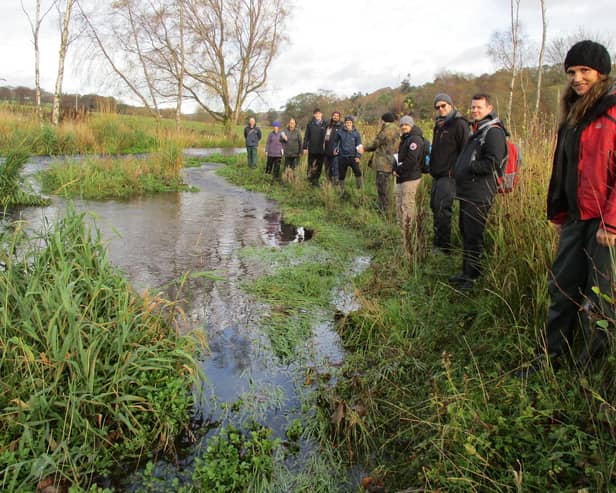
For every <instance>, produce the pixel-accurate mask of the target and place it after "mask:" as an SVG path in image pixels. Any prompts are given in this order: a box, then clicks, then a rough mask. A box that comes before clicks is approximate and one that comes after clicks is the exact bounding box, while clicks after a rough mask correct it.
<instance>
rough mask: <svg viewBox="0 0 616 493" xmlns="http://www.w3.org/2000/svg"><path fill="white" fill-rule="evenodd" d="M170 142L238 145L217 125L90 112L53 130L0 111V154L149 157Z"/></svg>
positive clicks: (29, 117) (24, 115) (24, 113)
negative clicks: (21, 151)
mask: <svg viewBox="0 0 616 493" xmlns="http://www.w3.org/2000/svg"><path fill="white" fill-rule="evenodd" d="M169 141H173V142H176V143H177V145H178V146H180V147H232V146H238V145H243V139H242V138H241V129H240V128H239V127H238V128H237V129H236V133H235V135H234V136H233V137H231V138H229V137H228V136H227V135H226V133H225V129H224V127H223V126H222V125H217V124H205V123H201V122H192V121H184V122H182V123H181V128H180V131H179V132H176V130H175V121H174V120H168V119H162V120H160V121H159V122H157V121H156V120H155V119H154V118H151V117H138V116H129V115H118V114H115V113H110V112H92V113H90V114H89V115H88V117H87V118H86V120H85V121H70V120H69V121H65V122H63V123H62V124H61V125H59V126H58V127H52V126H51V125H48V124H44V125H43V126H42V127H41V126H40V125H39V123H38V119H37V117H36V114H35V112H33V111H31V110H29V109H28V110H26V109H24V108H13V107H10V106H6V105H5V106H0V155H4V154H6V153H7V152H9V151H10V150H12V149H15V148H24V149H25V150H26V151H27V152H28V153H30V154H35V155H52V156H60V155H72V154H103V155H116V154H134V153H143V152H151V151H154V150H156V149H158V147H159V146H160V145H161V144H162V143H164V142H169Z"/></svg>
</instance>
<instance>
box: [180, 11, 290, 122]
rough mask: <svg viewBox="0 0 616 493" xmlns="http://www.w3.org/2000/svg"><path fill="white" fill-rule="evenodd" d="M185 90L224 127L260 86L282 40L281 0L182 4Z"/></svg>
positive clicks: (263, 82) (237, 114)
mask: <svg viewBox="0 0 616 493" xmlns="http://www.w3.org/2000/svg"><path fill="white" fill-rule="evenodd" d="M185 3H186V30H187V31H188V33H189V34H188V38H189V39H190V43H189V45H187V46H186V50H187V65H186V75H187V80H186V84H185V87H186V90H187V91H188V93H189V94H190V96H191V97H192V99H194V100H195V101H196V102H197V103H198V104H199V106H201V107H202V108H203V109H204V110H205V111H206V112H207V113H209V114H210V115H212V116H213V117H214V118H215V119H216V120H218V121H221V122H223V123H224V124H225V125H226V126H228V127H230V126H231V125H232V124H236V123H237V122H238V120H239V117H240V114H241V110H242V107H243V105H244V103H245V102H246V99H247V97H248V96H249V95H251V94H255V93H259V92H260V90H262V89H263V88H264V86H265V83H266V81H267V77H268V72H269V69H270V66H271V64H272V61H273V59H274V57H275V56H276V54H277V53H278V49H279V45H280V43H281V41H282V40H283V27H284V23H285V20H286V17H287V11H286V9H285V8H284V0H185Z"/></svg>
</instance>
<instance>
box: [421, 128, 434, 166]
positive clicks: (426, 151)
mask: <svg viewBox="0 0 616 493" xmlns="http://www.w3.org/2000/svg"><path fill="white" fill-rule="evenodd" d="M421 138H422V139H423V149H422V151H423V152H422V153H421V159H420V162H421V172H422V173H429V172H430V154H431V153H432V142H430V141H429V140H428V139H426V138H425V137H424V136H423V135H422V136H421Z"/></svg>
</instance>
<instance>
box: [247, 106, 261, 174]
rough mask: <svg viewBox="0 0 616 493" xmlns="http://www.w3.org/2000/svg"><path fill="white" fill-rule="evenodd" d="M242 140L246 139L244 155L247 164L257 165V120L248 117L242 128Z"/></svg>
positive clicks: (258, 136) (258, 139)
mask: <svg viewBox="0 0 616 493" xmlns="http://www.w3.org/2000/svg"><path fill="white" fill-rule="evenodd" d="M244 140H245V141H246V155H247V156H248V166H249V167H250V168H256V167H257V148H258V147H259V141H260V140H261V129H260V128H259V127H257V122H256V121H255V119H254V118H252V117H250V119H249V120H248V125H246V128H244Z"/></svg>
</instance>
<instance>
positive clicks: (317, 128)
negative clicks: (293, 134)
mask: <svg viewBox="0 0 616 493" xmlns="http://www.w3.org/2000/svg"><path fill="white" fill-rule="evenodd" d="M325 127H326V123H325V122H324V121H323V113H321V110H320V109H319V108H315V109H314V111H313V112H312V120H310V123H308V125H307V126H306V132H305V133H304V154H307V155H308V179H309V180H310V183H311V184H312V186H313V187H318V186H319V178H320V177H321V170H322V169H323V141H324V139H325Z"/></svg>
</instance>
